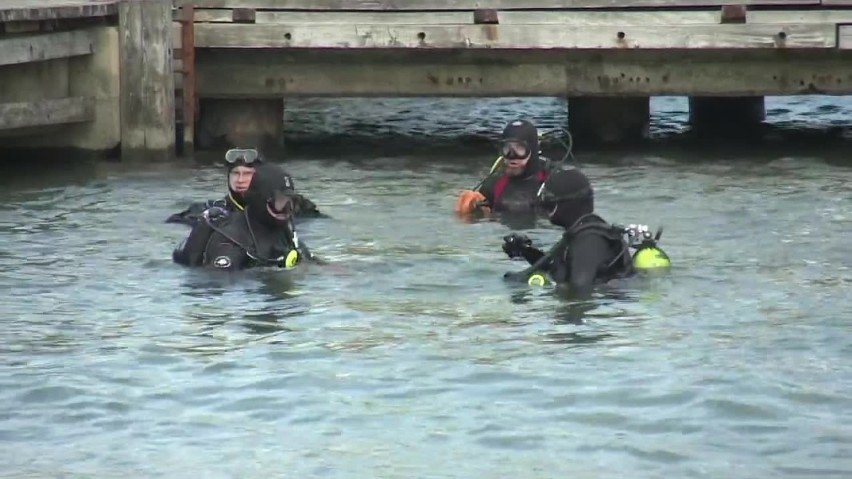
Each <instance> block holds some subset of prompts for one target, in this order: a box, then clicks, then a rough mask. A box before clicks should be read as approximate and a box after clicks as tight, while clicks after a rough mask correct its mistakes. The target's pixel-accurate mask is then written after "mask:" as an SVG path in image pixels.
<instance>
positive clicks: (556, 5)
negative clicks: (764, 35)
mask: <svg viewBox="0 0 852 479" xmlns="http://www.w3.org/2000/svg"><path fill="white" fill-rule="evenodd" d="M185 3H193V4H194V5H195V7H196V8H255V9H267V10H308V11H321V10H337V11H339V10H417V11H440V10H476V9H484V8H491V9H498V10H570V9H603V8H616V9H625V8H695V7H720V6H722V5H728V4H730V3H732V0H175V4H176V5H183V4H185ZM734 3H739V4H745V5H749V6H758V5H785V6H796V5H819V4H820V0H734Z"/></svg>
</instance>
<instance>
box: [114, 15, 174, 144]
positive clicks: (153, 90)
mask: <svg viewBox="0 0 852 479" xmlns="http://www.w3.org/2000/svg"><path fill="white" fill-rule="evenodd" d="M118 16H119V22H118V23H119V27H118V30H119V39H120V42H119V43H120V48H119V61H120V67H121V68H120V72H119V77H120V82H121V96H120V101H119V103H120V111H121V119H120V123H121V157H122V158H123V159H124V158H132V157H135V156H137V155H139V156H145V157H147V156H148V155H150V154H155V155H156V157H157V158H159V159H170V158H172V157H173V156H174V145H175V103H174V102H175V82H174V75H175V74H174V71H173V69H172V68H173V65H172V58H173V53H172V52H173V50H172V45H173V43H174V41H173V40H172V3H171V1H170V0H145V1H130V2H122V3H121V4H120V5H119V9H118Z"/></svg>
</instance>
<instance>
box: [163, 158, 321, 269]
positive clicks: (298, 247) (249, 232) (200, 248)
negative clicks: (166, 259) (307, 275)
mask: <svg viewBox="0 0 852 479" xmlns="http://www.w3.org/2000/svg"><path fill="white" fill-rule="evenodd" d="M295 197H296V191H295V188H294V187H293V179H292V178H291V177H290V175H289V174H287V172H286V171H284V169H283V168H281V167H280V166H278V165H274V164H259V165H256V167H255V171H254V175H253V176H252V179H251V184H250V186H249V188H248V190H247V191H246V192H245V193H244V201H245V206H244V207H243V208H242V209H241V210H238V211H233V212H229V211H227V210H225V209H223V208H216V207H214V208H211V209H208V210H207V211H205V212H204V214H203V215H202V217H201V220H200V221H199V222H198V223H197V224H196V225H195V226H194V227H193V229H192V231H190V233H189V236H188V237H187V238H186V239H185V240H184V241H183V242H182V243H181V244H180V245H179V246H178V247H177V248H176V249H175V250H174V252H173V253H172V259H173V260H174V261H175V262H176V263H179V264H183V265H185V266H211V267H215V268H221V269H229V270H238V269H245V268H251V267H256V266H280V267H284V268H291V267H293V266H295V265H296V264H297V263H298V262H299V261H300V260H303V259H309V260H313V261H315V262H322V261H320V260H319V259H318V258H316V257H315V256H314V255H313V254H312V253H311V252H310V251H309V250H308V248H307V246H306V245H305V244H303V243H300V242H299V238H298V235H297V234H296V231H295V228H294V226H293V221H292V220H293V213H294V211H295Z"/></svg>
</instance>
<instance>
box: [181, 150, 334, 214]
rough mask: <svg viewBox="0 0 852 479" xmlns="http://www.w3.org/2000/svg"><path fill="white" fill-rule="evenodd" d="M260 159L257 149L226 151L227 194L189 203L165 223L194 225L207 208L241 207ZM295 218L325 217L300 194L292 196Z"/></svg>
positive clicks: (237, 208)
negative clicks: (220, 197) (217, 197)
mask: <svg viewBox="0 0 852 479" xmlns="http://www.w3.org/2000/svg"><path fill="white" fill-rule="evenodd" d="M261 163H263V158H262V156H261V155H260V153H258V151H257V150H256V149H251V148H249V149H241V148H234V149H231V150H228V151H227V152H226V153H225V167H226V168H227V169H228V194H227V195H225V197H224V198H222V199H219V200H207V201H204V202H197V203H192V204H190V205H189V207H188V208H187V209H185V210H183V211H181V212H180V213H175V214H173V215H171V216H169V217H168V219H166V223H183V224H186V225H189V226H194V225H195V224H196V223H198V221H199V219H200V218H201V216H202V214H203V213H204V211H205V210H207V209H209V208H214V207H215V208H219V209H222V210H225V211H228V212H233V211H242V210H243V207H244V203H245V200H244V198H243V194H244V193H245V191H246V189H247V188H248V185H249V183H250V182H251V178H252V175H253V174H254V170H255V167H256V166H257V165H259V164H261ZM294 216H295V217H296V218H318V217H325V215H324V214H323V213H321V212H320V211H319V209H317V206H316V204H314V202H312V201H311V200H309V199H308V198H305V197H304V196H303V195H301V194H296V196H295V212H294Z"/></svg>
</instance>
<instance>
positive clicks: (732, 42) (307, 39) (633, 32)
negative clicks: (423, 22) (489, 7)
mask: <svg viewBox="0 0 852 479" xmlns="http://www.w3.org/2000/svg"><path fill="white" fill-rule="evenodd" d="M781 31H783V32H784V34H785V38H784V39H783V40H780V39H778V38H777V34H778V33H779V32H781ZM621 33H623V38H619V34H621ZM836 33H837V32H836V26H835V25H834V24H814V25H783V26H779V25H743V24H727V25H681V26H676V27H675V26H672V27H669V28H666V29H664V30H661V29H660V28H659V27H653V26H629V27H626V26H612V27H610V28H602V27H600V26H578V27H576V28H570V29H566V28H563V27H561V26H558V25H541V26H538V27H537V28H535V29H532V28H529V27H526V26H520V25H462V26H411V25H349V26H348V27H342V26H339V25H337V26H328V25H325V26H305V25H269V24H267V25H236V24H213V23H210V24H203V23H202V24H198V25H196V32H195V41H196V44H195V46H196V47H201V48H333V49H355V48H367V49H373V48H412V49H416V48H420V49H435V48H448V49H478V48H504V49H577V48H580V49H583V48H588V49H633V48H641V49H680V48H687V49H716V48H778V47H785V48H834V46H835V44H836V39H837V38H836V37H837V35H836Z"/></svg>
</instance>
